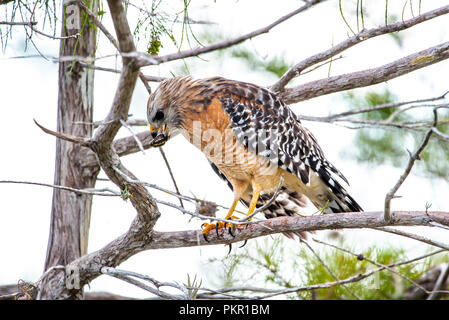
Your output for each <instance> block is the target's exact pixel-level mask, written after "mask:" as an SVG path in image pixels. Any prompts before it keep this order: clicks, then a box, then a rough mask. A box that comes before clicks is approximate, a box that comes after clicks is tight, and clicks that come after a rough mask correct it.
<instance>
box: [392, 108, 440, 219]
mask: <svg viewBox="0 0 449 320" xmlns="http://www.w3.org/2000/svg"><path fill="white" fill-rule="evenodd" d="M433 114H434V121H433V125H432V127H431V128H430V129H429V130H428V131H427V133H426V135H425V137H424V139H423V141H422V142H421V145H420V146H419V147H418V149H417V150H416V151H415V152H414V153H413V154H411V155H410V158H409V161H408V164H407V167H406V169H405V171H404V173H403V174H402V175H401V176H400V177H399V180H398V181H397V182H396V184H395V185H394V187H393V188H392V189H391V190H390V191H389V192H388V193H387V194H386V196H385V207H384V219H385V221H390V219H391V215H390V203H391V200H392V199H393V197H394V195H395V193H396V192H397V191H398V189H399V188H400V186H401V185H402V183H404V181H405V179H407V177H408V175H409V173H410V171H411V170H412V168H413V165H414V164H415V161H416V160H418V159H419V155H420V154H421V152H422V151H423V150H424V148H425V147H426V145H427V143H428V142H429V140H430V136H431V135H432V133H433V130H432V129H433V128H436V126H437V124H438V111H437V109H436V108H435V109H433Z"/></svg>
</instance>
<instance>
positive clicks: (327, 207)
mask: <svg viewBox="0 0 449 320" xmlns="http://www.w3.org/2000/svg"><path fill="white" fill-rule="evenodd" d="M319 175H320V178H321V180H322V181H323V183H324V184H325V185H326V187H327V188H328V190H329V192H328V200H327V201H326V202H325V203H324V204H323V203H321V204H320V206H318V205H317V204H315V203H314V204H315V206H317V207H321V208H323V213H341V212H362V211H363V209H362V207H361V206H360V205H359V204H358V203H357V201H355V200H354V198H353V197H351V196H350V195H349V193H348V192H347V191H346V190H345V188H344V187H343V186H342V185H341V184H340V182H338V181H337V180H336V179H335V178H334V177H333V176H332V175H331V174H330V173H329V172H328V171H327V170H323V171H321V172H320V173H319Z"/></svg>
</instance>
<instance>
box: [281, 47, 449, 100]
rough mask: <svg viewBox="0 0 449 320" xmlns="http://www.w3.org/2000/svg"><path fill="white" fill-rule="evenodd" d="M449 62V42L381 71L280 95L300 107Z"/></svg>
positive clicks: (355, 74) (332, 79)
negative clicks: (334, 94)
mask: <svg viewBox="0 0 449 320" xmlns="http://www.w3.org/2000/svg"><path fill="white" fill-rule="evenodd" d="M448 58H449V42H444V43H442V44H440V45H437V46H434V47H430V48H428V49H426V50H422V51H420V52H417V53H414V54H411V55H408V56H406V57H403V58H401V59H398V60H395V61H393V62H390V63H388V64H385V65H383V66H380V67H377V68H372V69H367V70H362V71H357V72H352V73H346V74H342V75H338V76H333V77H328V78H324V79H320V80H315V81H311V82H308V83H305V84H302V85H299V86H296V87H291V88H285V89H284V91H282V92H281V93H280V94H279V95H280V97H281V98H282V99H283V100H284V101H285V102H286V103H287V104H292V103H297V102H299V101H303V100H307V99H311V98H315V97H318V96H323V95H326V94H330V93H334V92H339V91H344V90H349V89H354V88H362V87H366V86H371V85H374V84H378V83H381V82H384V81H388V80H391V79H394V78H397V77H399V76H402V75H404V74H407V73H410V72H412V71H415V70H418V69H421V68H424V67H427V66H430V65H432V64H434V63H437V62H440V61H443V60H446V59H448Z"/></svg>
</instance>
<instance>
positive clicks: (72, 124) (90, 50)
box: [41, 1, 99, 299]
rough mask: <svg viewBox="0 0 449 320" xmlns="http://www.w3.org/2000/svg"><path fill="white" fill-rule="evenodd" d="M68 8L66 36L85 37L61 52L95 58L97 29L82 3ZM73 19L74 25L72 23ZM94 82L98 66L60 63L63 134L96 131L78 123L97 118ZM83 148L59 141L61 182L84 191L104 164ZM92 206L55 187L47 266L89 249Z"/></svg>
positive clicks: (82, 134)
mask: <svg viewBox="0 0 449 320" xmlns="http://www.w3.org/2000/svg"><path fill="white" fill-rule="evenodd" d="M86 3H87V1H86ZM93 3H94V5H95V3H96V2H95V1H93ZM69 6H70V7H69ZM63 10H64V13H63V16H64V23H63V27H62V32H61V34H62V36H63V37H64V36H68V35H73V34H76V33H81V34H82V36H81V37H78V38H67V39H64V40H61V46H60V55H61V56H71V55H77V56H82V57H94V55H95V40H96V31H95V30H93V29H91V28H90V26H89V24H87V23H86V24H84V25H83V23H82V14H81V12H82V11H81V9H79V7H78V6H76V5H74V4H68V5H66V6H64V7H63ZM93 11H94V12H95V11H96V10H93ZM69 19H70V23H67V21H68V20H69ZM93 80H94V71H93V70H89V69H87V68H82V67H81V66H80V65H79V64H78V63H77V62H74V63H72V62H70V61H67V62H60V63H59V80H58V85H59V93H58V114H57V117H58V118H57V128H58V131H59V132H64V133H68V134H71V135H74V136H78V137H90V136H91V135H92V130H93V128H92V126H91V125H88V124H77V122H79V123H91V122H92V121H93V118H92V113H93V112H92V110H93V85H94V83H93ZM82 148H83V147H81V146H80V145H78V144H74V143H70V142H67V141H63V140H61V139H57V140H56V164H55V177H54V183H55V184H57V185H63V186H69V187H73V188H79V189H85V188H93V187H94V186H95V181H96V177H97V174H98V172H99V167H96V166H92V167H87V168H86V167H84V166H83V165H82V163H81V159H80V157H79V155H80V154H82V152H81V149H82ZM91 206H92V196H91V195H77V194H74V193H73V192H67V191H64V190H58V189H55V190H54V192H53V200H52V211H51V224H50V235H49V241H48V247H47V257H46V261H45V268H44V269H45V270H47V269H48V268H50V267H52V266H55V265H66V264H68V263H70V262H71V261H73V260H75V259H77V258H79V257H80V256H82V255H84V254H86V253H87V245H88V234H89V224H90V215H91ZM46 279H51V277H47V278H46ZM44 281H45V280H44ZM46 287H47V286H46V285H45V284H43V285H42V288H43V290H42V294H41V298H42V299H46V298H48V297H49V292H47V291H46V290H45V288H46ZM49 287H51V286H49ZM72 298H76V297H75V296H74V297H72Z"/></svg>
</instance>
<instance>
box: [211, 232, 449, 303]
mask: <svg viewBox="0 0 449 320" xmlns="http://www.w3.org/2000/svg"><path fill="white" fill-rule="evenodd" d="M332 243H333V244H334V245H336V246H338V247H340V248H342V249H346V250H349V251H351V252H352V253H355V249H354V248H353V247H352V246H351V245H350V244H348V243H347V241H345V239H344V238H343V237H341V236H340V237H339V238H338V239H337V240H334V241H333V242H332ZM310 244H311V245H313V248H314V251H315V253H316V254H317V255H318V257H319V258H320V259H318V258H317V257H316V256H315V255H314V254H313V253H312V252H311V251H310V250H309V249H308V248H307V246H305V245H303V244H301V243H300V242H299V241H298V242H294V241H292V240H287V239H286V238H285V237H284V236H277V237H275V238H274V239H273V238H268V237H265V238H263V239H262V240H261V241H260V240H252V241H250V242H249V243H248V244H247V246H246V247H245V248H244V249H234V252H233V253H232V254H229V255H227V256H225V257H223V258H222V259H210V261H209V264H212V265H213V266H212V267H213V269H214V270H215V271H216V273H215V274H212V273H209V272H208V273H207V277H211V278H212V279H213V280H215V285H216V286H217V287H219V288H225V287H232V286H234V287H236V286H243V287H245V286H246V287H268V288H278V289H290V288H300V287H305V286H311V285H316V284H325V283H331V282H335V281H336V279H335V278H334V277H333V276H332V275H331V274H330V273H329V272H328V270H327V268H329V269H330V270H331V271H332V273H333V274H334V275H335V276H336V277H337V278H338V279H339V280H344V279H347V278H350V277H354V276H357V275H359V274H364V273H366V272H369V271H371V270H373V269H377V268H378V266H376V265H373V264H372V263H370V262H369V261H367V260H364V259H358V257H357V256H355V255H353V254H350V253H347V252H343V251H341V250H338V249H335V248H331V247H328V246H324V245H321V244H315V243H313V242H312V241H310ZM429 252H430V251H429ZM357 254H359V252H357ZM360 254H363V256H364V257H366V258H368V259H371V260H373V261H376V262H377V263H380V264H383V265H389V264H392V263H398V262H402V261H406V260H407V259H409V258H410V257H408V256H407V255H406V252H405V250H404V249H401V248H398V247H395V246H391V247H385V248H381V247H379V246H377V245H376V246H371V247H368V248H367V249H365V250H363V252H360ZM320 260H321V261H320ZM448 261H449V257H448V255H447V254H444V253H440V254H436V255H433V256H430V257H427V258H425V259H422V260H418V261H416V262H413V263H408V264H404V265H399V266H395V267H393V268H392V269H393V270H394V271H395V272H396V273H393V272H391V271H390V270H388V269H385V270H382V271H378V272H376V273H374V274H373V275H371V276H369V277H367V278H365V279H362V280H360V281H357V282H352V283H347V284H346V285H345V286H346V287H344V286H342V285H335V286H331V287H329V288H322V289H316V290H313V291H311V290H304V291H299V292H296V293H289V294H287V295H284V296H282V297H283V298H288V299H330V300H340V299H355V297H354V296H353V294H354V295H356V296H357V297H359V298H361V299H364V300H375V299H383V300H389V299H400V298H401V297H402V296H403V294H404V293H405V291H406V290H407V288H409V287H410V286H411V282H410V281H409V280H412V281H415V280H417V279H418V278H419V277H421V276H422V275H423V274H424V273H425V272H426V271H427V270H429V269H430V268H431V267H433V266H435V265H436V264H439V263H443V262H448ZM323 263H324V264H325V265H326V267H327V268H326V267H325V266H324V265H323ZM399 274H400V275H399ZM243 294H245V293H243Z"/></svg>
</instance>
